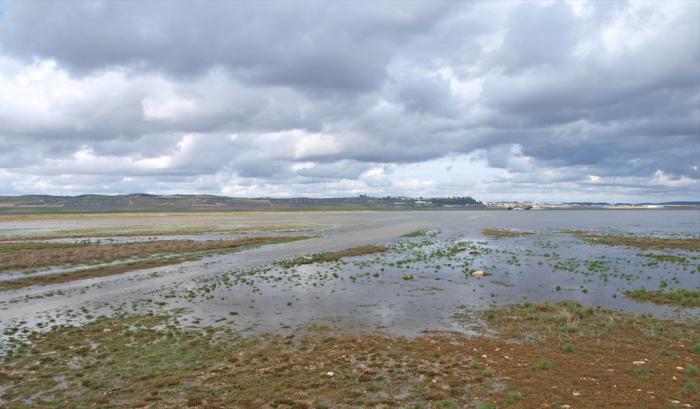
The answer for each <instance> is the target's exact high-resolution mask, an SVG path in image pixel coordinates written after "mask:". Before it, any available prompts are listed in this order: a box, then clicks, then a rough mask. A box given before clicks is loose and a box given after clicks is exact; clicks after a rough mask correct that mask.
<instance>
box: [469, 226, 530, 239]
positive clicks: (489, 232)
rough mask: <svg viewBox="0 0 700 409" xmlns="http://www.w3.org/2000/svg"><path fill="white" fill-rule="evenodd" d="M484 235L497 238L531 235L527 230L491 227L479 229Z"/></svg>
mask: <svg viewBox="0 0 700 409" xmlns="http://www.w3.org/2000/svg"><path fill="white" fill-rule="evenodd" d="M481 232H482V233H483V234H484V236H489V237H494V238H499V237H522V236H529V235H532V234H533V233H532V232H529V231H519V230H505V229H493V228H486V229H483V230H482V231H481Z"/></svg>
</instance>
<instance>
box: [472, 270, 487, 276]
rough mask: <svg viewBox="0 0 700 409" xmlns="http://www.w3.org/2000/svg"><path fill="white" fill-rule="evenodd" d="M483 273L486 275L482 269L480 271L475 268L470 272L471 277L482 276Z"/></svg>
mask: <svg viewBox="0 0 700 409" xmlns="http://www.w3.org/2000/svg"><path fill="white" fill-rule="evenodd" d="M485 275H486V273H485V272H483V271H481V270H476V271H473V272H472V276H473V277H483V276H485Z"/></svg>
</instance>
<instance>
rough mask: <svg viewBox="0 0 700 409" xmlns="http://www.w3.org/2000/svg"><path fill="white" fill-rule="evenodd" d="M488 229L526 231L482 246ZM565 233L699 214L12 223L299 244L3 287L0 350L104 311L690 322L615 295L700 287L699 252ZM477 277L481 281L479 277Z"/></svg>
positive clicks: (313, 318)
mask: <svg viewBox="0 0 700 409" xmlns="http://www.w3.org/2000/svg"><path fill="white" fill-rule="evenodd" d="M484 229H504V230H507V231H513V232H517V233H524V234H523V235H519V234H513V235H512V237H511V236H508V235H506V236H505V237H493V236H487V235H485V234H484ZM576 231H593V232H599V233H604V234H634V235H642V236H649V237H659V238H669V237H680V238H693V237H694V238H697V237H698V236H700V212H697V211H663V210H653V211H603V210H595V211H575V210H570V211H521V212H506V211H443V212H422V211H411V212H409V211H406V212H318V213H316V212H314V213H311V212H309V213H306V212H302V213H291V212H290V213H281V212H280V213H232V214H197V215H187V214H184V215H183V214H180V215H127V216H123V217H122V216H119V215H113V216H109V217H108V216H94V217H90V216H86V217H81V218H70V217H66V216H61V217H60V218H58V219H57V220H47V219H38V220H32V219H25V220H23V219H8V220H4V221H0V236H1V237H3V238H4V239H5V240H18V241H17V242H23V241H24V242H26V240H28V239H31V240H32V241H33V242H36V241H39V242H41V241H47V242H57V241H58V242H76V243H78V242H84V241H85V240H88V241H92V242H96V241H97V242H100V243H120V242H129V241H143V240H164V239H167V240H180V239H182V240H219V239H232V238H240V237H254V236H256V235H258V236H259V235H265V236H270V235H274V236H275V237H278V236H300V235H303V236H304V237H305V239H304V240H299V241H293V242H288V243H278V244H269V245H263V246H260V247H256V248H250V249H241V250H239V251H235V252H225V253H219V254H207V255H206V256H204V257H201V258H200V259H197V260H191V261H183V262H182V263H179V264H174V265H165V266H160V267H154V268H148V269H142V270H136V271H129V272H125V273H123V274H114V275H107V276H103V277H95V278H89V279H81V280H75V281H68V282H65V283H60V284H51V285H32V286H27V287H24V288H19V289H15V290H9V291H2V292H0V332H2V334H3V339H4V340H7V339H11V338H18V337H21V336H22V334H26V333H29V332H31V331H34V330H48V329H50V328H52V327H55V326H57V325H60V324H72V325H78V324H81V323H83V322H86V321H91V320H94V319H96V318H97V317H100V316H111V315H113V314H115V313H132V312H138V313H146V312H166V313H168V314H176V315H177V317H178V322H179V323H180V324H181V325H182V326H188V327H189V326H195V327H196V326H209V325H226V326H227V327H230V328H234V329H235V330H236V331H239V332H241V333H254V334H257V333H260V332H263V331H264V332H280V333H287V332H290V331H293V330H294V329H295V328H297V327H300V326H308V325H310V324H319V325H330V326H333V327H334V328H339V329H341V330H347V331H349V332H377V331H380V332H383V333H387V334H390V335H405V336H409V337H414V336H417V335H420V334H421V333H424V332H426V331H442V330H449V331H459V332H465V333H470V331H472V329H471V328H470V327H469V325H465V324H464V320H457V319H455V316H457V315H460V316H464V315H465V314H469V313H470V312H473V311H478V310H480V309H484V308H489V307H492V306H494V305H506V304H514V303H520V302H523V301H531V302H538V301H543V300H552V301H556V300H576V301H579V302H581V303H582V304H584V305H590V306H601V307H605V308H610V309H616V310H621V311H626V312H633V313H635V314H651V315H653V316H657V317H664V318H672V319H676V320H684V319H693V318H697V317H698V315H699V313H700V309H699V308H697V307H683V306H673V305H663V304H656V303H651V302H640V301H637V300H635V299H632V298H629V297H627V296H626V294H625V293H626V292H627V291H633V290H637V289H641V288H645V289H651V290H656V289H659V288H661V289H668V290H672V289H688V290H694V291H697V290H700V259H699V258H698V256H699V254H698V253H697V252H694V251H687V250H679V249H640V248H635V247H626V246H610V245H604V244H595V243H591V242H590V241H587V240H584V239H582V238H581V237H579V236H577V235H575V234H573V233H572V232H576ZM130 232H131V233H133V236H130V235H129V234H130ZM362 245H381V246H386V248H387V250H386V251H385V252H383V253H377V254H368V255H361V256H356V257H347V258H342V259H339V260H335V261H331V262H321V263H294V262H289V260H294V259H298V258H299V257H304V256H308V255H311V254H316V253H323V252H329V251H338V250H343V249H348V248H353V247H356V246H362ZM80 268H84V266H80V265H79V266H52V267H51V268H49V269H38V270H34V271H3V272H0V279H8V277H11V278H13V279H14V278H16V277H18V276H19V275H25V276H32V275H42V274H44V275H46V274H52V273H54V272H56V271H71V269H80ZM66 269H67V270H66ZM475 271H481V272H483V273H484V275H483V276H476V275H474V272H475ZM477 275H478V274H477Z"/></svg>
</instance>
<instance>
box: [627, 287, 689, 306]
mask: <svg viewBox="0 0 700 409" xmlns="http://www.w3.org/2000/svg"><path fill="white" fill-rule="evenodd" d="M625 296H627V297H629V298H632V299H635V300H638V301H649V302H653V303H655V304H671V305H678V306H681V307H700V291H695V290H686V289H683V288H680V289H675V290H663V289H661V290H646V289H644V288H642V289H639V290H634V291H625Z"/></svg>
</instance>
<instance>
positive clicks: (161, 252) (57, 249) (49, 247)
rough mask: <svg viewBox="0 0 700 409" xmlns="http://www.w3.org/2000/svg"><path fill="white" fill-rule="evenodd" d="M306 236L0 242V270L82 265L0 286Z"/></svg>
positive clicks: (79, 275) (61, 280) (73, 276)
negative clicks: (106, 241)
mask: <svg viewBox="0 0 700 409" xmlns="http://www.w3.org/2000/svg"><path fill="white" fill-rule="evenodd" d="M307 238H308V237H307V236H283V237H249V238H244V239H236V240H208V241H194V240H160V241H149V242H134V243H119V244H98V243H42V242H29V243H0V274H2V272H6V271H10V270H20V269H37V268H41V267H50V266H55V265H58V266H75V265H78V266H81V265H82V264H85V265H86V267H85V268H78V269H75V270H72V271H67V272H62V273H55V274H47V275H34V276H32V275H28V276H27V277H22V278H18V279H12V280H3V281H0V291H1V290H14V289H19V288H23V287H28V286H32V285H49V284H59V283H65V282H69V281H75V280H82V279H86V278H93V277H104V276H109V275H116V274H122V273H126V272H129V271H135V270H141V269H146V268H153V267H161V266H167V265H173V264H179V263H182V262H184V261H192V260H199V259H201V258H202V257H205V256H207V255H211V254H216V253H224V252H232V251H238V250H242V249H246V248H251V247H256V246H261V245H265V244H277V243H286V242H290V241H296V240H304V239H307ZM110 262H115V264H109V265H95V266H93V267H90V264H96V263H110Z"/></svg>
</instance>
